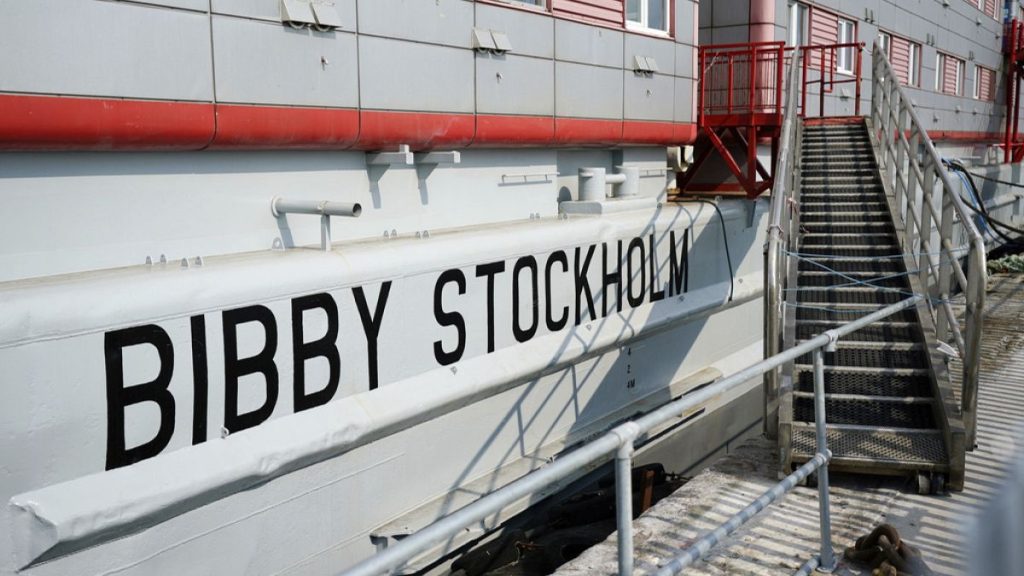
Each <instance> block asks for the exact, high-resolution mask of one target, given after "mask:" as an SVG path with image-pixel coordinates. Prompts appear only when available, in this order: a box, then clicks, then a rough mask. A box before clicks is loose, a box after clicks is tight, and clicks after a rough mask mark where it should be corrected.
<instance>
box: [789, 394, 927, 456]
mask: <svg viewBox="0 0 1024 576" xmlns="http://www.w3.org/2000/svg"><path fill="white" fill-rule="evenodd" d="M825 415H826V416H825V418H826V421H827V422H830V423H833V424H856V425H859V426H881V427H892V428H935V417H934V416H933V414H932V405H931V402H930V401H929V402H927V403H900V402H879V401H878V400H877V399H866V400H865V399H857V400H848V399H842V398H826V399H825ZM793 421H794V423H795V422H814V398H813V397H794V398H793ZM833 451H834V449H833Z"/></svg>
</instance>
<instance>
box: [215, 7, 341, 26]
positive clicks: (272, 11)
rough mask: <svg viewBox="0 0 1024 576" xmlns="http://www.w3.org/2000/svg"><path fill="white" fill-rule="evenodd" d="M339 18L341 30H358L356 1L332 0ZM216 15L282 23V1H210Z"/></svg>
mask: <svg viewBox="0 0 1024 576" xmlns="http://www.w3.org/2000/svg"><path fill="white" fill-rule="evenodd" d="M331 2H332V3H333V4H334V9H335V11H337V12H338V17H340V18H341V22H342V25H341V29H342V30H348V31H354V30H355V29H356V0H331ZM210 3H211V4H212V6H213V13H214V14H224V15H228V16H241V17H243V18H255V19H258V20H270V21H273V22H280V21H281V0H210Z"/></svg>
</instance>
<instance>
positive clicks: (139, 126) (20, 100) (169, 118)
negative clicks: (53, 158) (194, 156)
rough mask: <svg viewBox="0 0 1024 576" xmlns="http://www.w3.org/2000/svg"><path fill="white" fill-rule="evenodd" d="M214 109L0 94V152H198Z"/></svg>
mask: <svg viewBox="0 0 1024 576" xmlns="http://www.w3.org/2000/svg"><path fill="white" fill-rule="evenodd" d="M213 134H214V110H213V104H210V103H205V102H159V101H153V100H119V99H113V98H109V99H108V98H68V97H56V96H24V95H17V94H0V149H4V150H198V149H201V148H204V147H205V146H206V145H207V144H209V143H210V141H211V140H212V139H213Z"/></svg>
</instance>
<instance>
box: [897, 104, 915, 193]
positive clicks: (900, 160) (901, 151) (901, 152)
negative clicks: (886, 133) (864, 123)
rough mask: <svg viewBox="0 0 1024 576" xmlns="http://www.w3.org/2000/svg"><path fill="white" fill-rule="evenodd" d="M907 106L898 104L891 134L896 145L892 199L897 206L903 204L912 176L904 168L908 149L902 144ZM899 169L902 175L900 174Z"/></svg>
mask: <svg viewBox="0 0 1024 576" xmlns="http://www.w3.org/2000/svg"><path fill="white" fill-rule="evenodd" d="M907 116H908V115H907V107H906V106H900V110H899V113H898V114H897V119H896V131H897V132H896V133H894V134H893V145H894V146H895V147H896V169H895V176H896V186H894V187H893V191H894V192H895V193H896V196H895V198H894V200H895V201H896V206H897V208H899V207H902V206H903V196H904V194H905V193H906V191H907V186H908V185H909V183H910V180H911V179H912V178H914V172H913V171H912V170H904V166H903V164H904V163H907V161H908V156H909V150H907V149H906V146H904V144H903V142H904V140H903V138H904V132H905V130H906V126H907ZM901 171H902V172H903V174H904V175H903V176H900V173H901Z"/></svg>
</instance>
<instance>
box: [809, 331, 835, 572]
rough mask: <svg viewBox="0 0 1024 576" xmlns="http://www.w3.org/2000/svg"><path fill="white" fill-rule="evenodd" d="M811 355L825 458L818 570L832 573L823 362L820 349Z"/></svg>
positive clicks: (816, 421)
mask: <svg viewBox="0 0 1024 576" xmlns="http://www.w3.org/2000/svg"><path fill="white" fill-rule="evenodd" d="M833 344H834V343H833ZM812 354H813V356H814V430H815V433H816V435H817V441H818V454H824V455H825V458H826V461H825V463H824V464H823V465H822V466H821V468H818V520H819V522H820V524H821V564H820V565H819V567H818V570H819V571H821V572H832V571H833V570H835V568H836V558H835V553H834V552H833V551H832V517H831V514H830V510H829V502H828V461H829V460H831V459H832V455H831V453H830V452H829V451H828V439H827V438H826V429H825V361H824V359H823V355H824V353H823V352H822V349H821V348H817V349H815V350H814V352H813V353H812Z"/></svg>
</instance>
